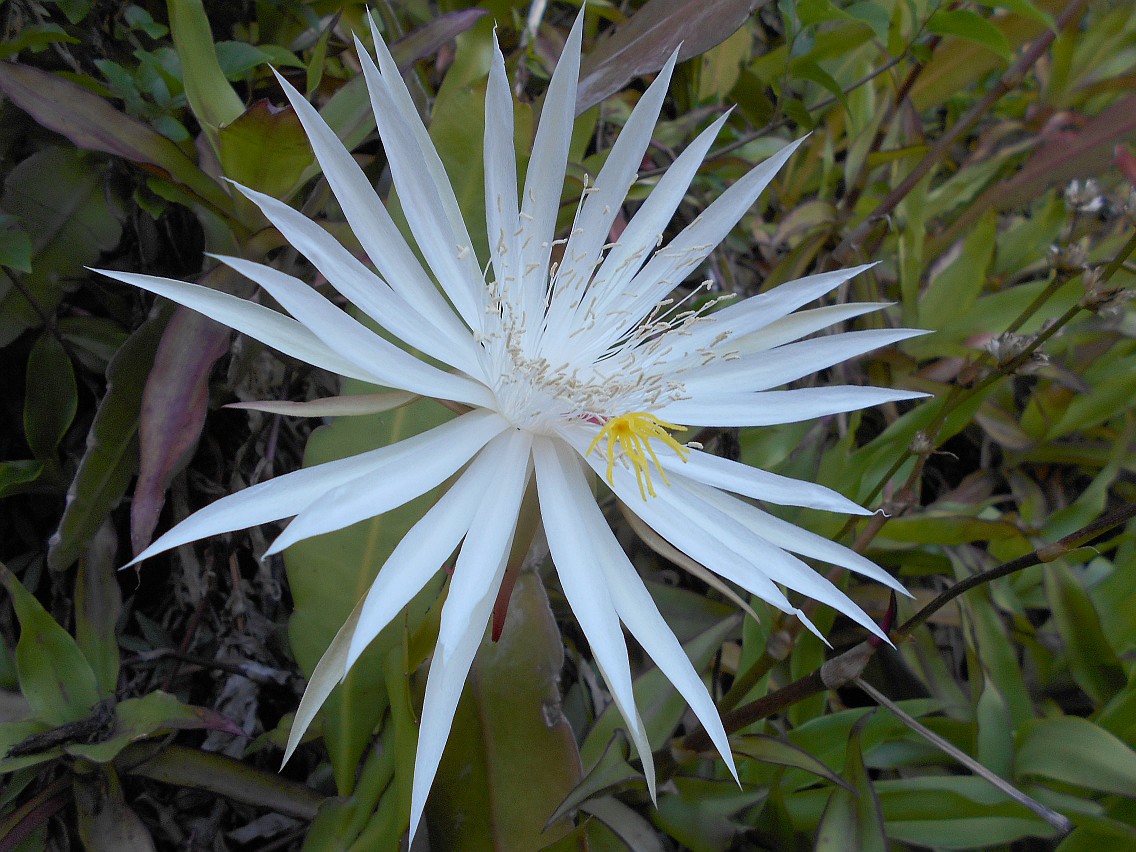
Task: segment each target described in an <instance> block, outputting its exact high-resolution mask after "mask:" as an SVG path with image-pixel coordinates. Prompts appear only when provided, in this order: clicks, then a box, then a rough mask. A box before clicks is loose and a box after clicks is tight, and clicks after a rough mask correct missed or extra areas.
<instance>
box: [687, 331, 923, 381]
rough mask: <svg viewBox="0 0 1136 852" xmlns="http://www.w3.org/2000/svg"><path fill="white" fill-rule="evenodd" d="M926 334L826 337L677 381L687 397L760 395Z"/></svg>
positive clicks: (859, 333)
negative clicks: (876, 350)
mask: <svg viewBox="0 0 1136 852" xmlns="http://www.w3.org/2000/svg"><path fill="white" fill-rule="evenodd" d="M926 333H927V332H925V331H921V330H919V329H910V328H894V329H869V330H867V331H849V332H845V333H843V334H829V335H825V336H824V337H814V338H812V339H810V340H802V341H798V342H797V343H787V344H785V345H784V346H779V347H778V348H776V349H770V350H768V351H764V352H758V353H755V354H753V355H749V356H743V357H741V358H735V359H732V360H719V361H715V362H713V363H711V364H708V365H706V366H705V367H695V368H693V369H691V370H690V371H688V372H684V373H682V374H681V380H682V382H683V386H684V390H685V392H686V393H688V394H691V395H701V394H716V393H746V392H750V393H752V392H754V391H763V390H768V389H769V388H775V387H779V386H780V385H786V384H788V383H789V382H793V381H796V380H797V379H799V378H801V377H802V376H807V375H809V374H810V373H815V372H817V371H819V370H824V369H827V368H828V367H831V366H832V365H833V364H838V363H840V362H842V361H847V360H848V359H850V358H855V357H857V356H858V355H862V354H864V353H865V352H870V351H871V350H873V349H879V348H881V347H884V346H890V345H892V344H893V343H898V342H900V341H901V340H907V339H908V338H911V337H917V336H919V335H921V334H926ZM723 348H728V347H723Z"/></svg>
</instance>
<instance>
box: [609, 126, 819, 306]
mask: <svg viewBox="0 0 1136 852" xmlns="http://www.w3.org/2000/svg"><path fill="white" fill-rule="evenodd" d="M803 141H804V139H803V138H802V139H798V140H796V141H795V142H790V143H789V144H788V145H786V146H785V147H784V148H782V149H781V150H780V151H778V152H777V153H776V154H774V155H773V156H771V157H769V158H768V159H766V160H765V161H763V162H762V163H761V164H760V165H757V166H755V167H754V168H753V169H751V170H750V171H749V172H747V173H746V175H745V177H743V178H741V179H740V180H738V181H737V182H736V183H734V184H733V186H731V187H730V188H729V189H727V190H726V191H725V192H723V193H722V194H721V195H720V196H718V198H716V199H714V201H713V202H712V203H711V204H710V206H709V207H707V208H706V209H705V210H704V211H702V213H701V214H699V215H698V217H697V218H696V219H695V220H694V221H693V222H691V223H690V224H689V225H688V226H687V227H686V228H684V229H683V231H682V232H681V233H680V234H679V235H678V236H677V237H675V238H674V239H673V240H671V241H670V242H669V243H668V244H667V245H666V246H664V247H663V248H661V249H659V250H658V251H657V252H655V254H654V256H653V257H652V258H651V260H650V261H648V263H647V265H646V266H645V267H643V269H642V270H641V271H640V272H639V274H638V275H636V276H635V277H634V278H633V279H632V280H631V281H630V282H629V284H628V285H627V289H628V290H629V291H630V293H629V295H628V296H626V297H625V298H623V299H621V300H619V301H617V302H616V303H615V304H614V305H613V307H614V308H616V309H618V310H620V311H626V313H627V317H628V318H629V319H630V320H631V321H633V322H639V321H640V320H642V319H643V318H644V317H645V316H647V315H648V314H649V313H650V312H651V311H652V310H653V309H654V307H655V306H656V305H657V304H658V303H659V301H660V300H661V299H663V298H665V297H666V295H667V294H668V293H670V292H671V291H672V290H673V289H674V288H675V287H677V286H678V285H679V284H681V283H682V282H683V280H684V279H685V278H686V276H687V275H689V274H690V273H691V272H692V271H693V270H694V269H695V268H696V267H697V266H698V265H699V264H700V263H702V261H703V260H704V259H705V258H706V256H707V255H708V254H710V252H711V251H712V250H713V249H714V248H715V247H716V246H717V245H718V244H719V243H721V242H722V240H723V239H725V237H726V235H727V234H728V233H729V232H730V231H731V230H732V229H733V227H734V225H736V224H737V223H738V221H739V220H740V219H741V218H742V216H744V215H745V213H746V211H747V210H749V208H750V207H752V206H753V203H754V202H755V201H756V200H757V197H758V196H759V195H760V194H761V193H762V191H763V190H764V189H765V187H767V186H768V185H769V182H770V181H772V180H773V176H774V175H776V174H777V172H778V171H779V170H780V169H781V166H783V165H784V164H785V161H786V160H788V159H789V157H790V156H791V155H792V154H793V152H794V151H796V150H797V147H798V146H799V145H800V144H801V143H802V142H803Z"/></svg>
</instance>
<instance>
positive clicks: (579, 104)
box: [576, 0, 767, 115]
mask: <svg viewBox="0 0 1136 852" xmlns="http://www.w3.org/2000/svg"><path fill="white" fill-rule="evenodd" d="M766 2H767V0H651V2H649V3H647V5H645V6H644V7H643V8H642V9H640V10H639V11H638V12H636V13H635V14H634V15H633V16H632V17H631V19H630V20H629V21H628V22H627V23H626V24H625V25H623V26H621V27H620V28H619V29H617V30H616V32H615V34H614V35H612V36H610V37H609V38H607V39H606V40H605V41H603V42H601V43H600V44H599V45H598V46H597V47H596V48H595V49H594V50H593V51H592V52H591V53H589V54H588V55H587V56H586V57H584V61H583V65H582V66H581V68H580V87H579V89H577V91H576V114H577V115H579V114H580V113H582V112H584V111H585V110H586V109H588V108H589V107H592V106H595V105H596V104H598V103H599V102H600V101H602V100H603V99H604V98H606V97H607V96H608V95H610V94H613V93H615V92H618V91H619V90H620V89H622V88H623V87H624V86H625V85H626V84H627V82H628V81H629V80H632V79H634V78H635V77H638V76H639V75H641V74H653V73H654V72H656V71H658V70H659V69H660V68H662V67H663V65H664V63H666V61H667V59H669V58H670V55H671V54H672V53H673V52H674V49H675V48H676V47H678V46H679V45H680V44H681V45H682V50H681V51H680V52H679V58H680V59H690V58H691V57H692V56H699V55H700V54H703V53H705V52H706V51H708V50H709V49H710V48H712V47H714V46H715V45H718V44H721V43H722V42H723V41H725V40H726V39H728V38H729V37H730V36H731V35H733V34H734V33H735V32H736V31H737V29H738V28H739V27H741V25H742V24H744V23H745V22H746V21H747V20H748V19H749V16H750V15H752V14H753V12H754V10H756V9H757V8H758V7H759V6H761V5H764V4H765V3H766Z"/></svg>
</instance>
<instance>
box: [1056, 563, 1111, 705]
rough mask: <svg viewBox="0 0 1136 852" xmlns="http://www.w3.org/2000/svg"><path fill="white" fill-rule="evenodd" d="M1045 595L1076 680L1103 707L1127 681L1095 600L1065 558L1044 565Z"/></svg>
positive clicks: (1094, 701) (1070, 669)
mask: <svg viewBox="0 0 1136 852" xmlns="http://www.w3.org/2000/svg"><path fill="white" fill-rule="evenodd" d="M1045 596H1046V599H1047V600H1048V601H1049V606H1050V608H1051V609H1052V611H1053V622H1054V624H1055V625H1056V626H1057V632H1058V633H1059V634H1060V636H1061V638H1062V640H1064V642H1065V656H1066V658H1067V660H1068V662H1069V671H1070V672H1071V673H1072V675H1073V680H1075V681H1076V682H1077V685H1078V686H1080V687H1081V689H1083V690H1084V691H1085V694H1086V695H1088V696H1089V698H1091V699H1092V701H1093V703H1094V704H1095V705H1096V706H1098V707H1100V706H1101V705H1103V704H1106V703H1108V701H1109V700H1111V699H1112V698H1113V697H1114V696H1115V695H1116V694H1117V693H1119V692H1120V690H1122V689H1124V687H1125V684H1127V683H1128V678H1127V676H1126V675H1125V673H1124V669H1123V668H1122V667H1121V665H1120V660H1119V659H1118V658H1117V656H1116V651H1114V650H1113V648H1112V645H1111V644H1109V641H1108V638H1107V637H1106V636H1105V633H1104V630H1103V629H1102V627H1101V619H1100V616H1099V615H1098V614H1097V611H1096V607H1094V606H1093V602H1092V600H1091V599H1090V598H1089V596H1088V594H1087V593H1086V592H1085V590H1084V588H1082V586H1081V583H1080V582H1079V581H1078V579H1077V577H1076V576H1074V574H1073V572H1072V571H1071V570H1070V569H1069V567H1068V565H1066V564H1065V562H1064V561H1063V560H1060V559H1058V560H1056V561H1054V562H1050V563H1049V564H1048V565H1046V566H1045Z"/></svg>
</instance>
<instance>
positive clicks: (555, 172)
mask: <svg viewBox="0 0 1136 852" xmlns="http://www.w3.org/2000/svg"><path fill="white" fill-rule="evenodd" d="M583 34H584V10H583V8H582V7H581V9H580V12H579V14H577V15H576V23H575V24H573V26H572V30H571V31H570V32H569V34H568V40H567V41H566V42H565V44H564V50H563V52H562V53H561V54H560V59H559V61H558V62H557V63H556V70H555V71H554V72H553V73H552V80H551V81H550V82H549V84H548V91H547V92H546V93H545V97H544V107H543V109H542V110H541V114H540V124H539V125H538V126H537V131H536V138H535V139H534V140H533V148H532V157H531V158H530V159H529V167H528V172H527V173H526V175H525V189H524V192H523V193H522V195H521V214H520V225H521V228H523V229H524V233H523V234H522V235H521V236H520V237H518V239H519V240H520V255H521V258H520V262H519V263H518V266H519V268H518V269H517V270H515V271H516V272H517V273H518V274H519V275H520V276H521V279H522V281H523V282H524V286H523V287H522V293H523V302H522V303H521V310H522V312H527V313H528V315H529V316H537V315H538V313H537V312H538V311H543V308H544V285H545V282H546V281H547V271H548V262H549V256H550V255H551V253H552V240H553V237H555V235H556V234H555V232H556V214H557V212H558V211H559V209H560V195H561V193H562V192H563V191H564V170H565V168H566V167H567V164H568V146H569V144H570V143H571V141H572V123H573V120H574V119H575V115H576V82H577V81H578V80H579V78H580V41H581V39H582V38H583ZM489 131H490V129H489V128H486V132H487V133H488V132H489Z"/></svg>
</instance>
